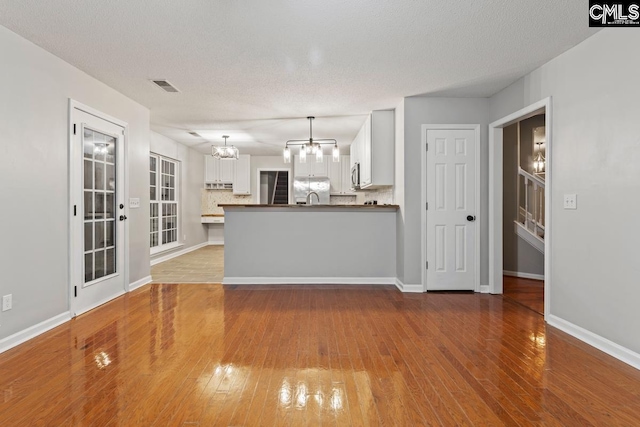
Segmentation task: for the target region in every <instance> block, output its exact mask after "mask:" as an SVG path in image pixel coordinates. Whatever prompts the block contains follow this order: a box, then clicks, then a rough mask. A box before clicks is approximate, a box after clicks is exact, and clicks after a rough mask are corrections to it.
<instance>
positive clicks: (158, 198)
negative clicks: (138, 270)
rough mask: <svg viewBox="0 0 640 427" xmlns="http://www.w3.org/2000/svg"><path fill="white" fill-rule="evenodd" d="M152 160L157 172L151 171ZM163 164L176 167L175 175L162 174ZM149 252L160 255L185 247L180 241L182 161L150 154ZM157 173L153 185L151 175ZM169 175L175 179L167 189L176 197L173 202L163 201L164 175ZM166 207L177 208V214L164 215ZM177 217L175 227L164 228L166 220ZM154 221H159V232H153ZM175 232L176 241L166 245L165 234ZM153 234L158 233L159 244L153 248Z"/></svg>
mask: <svg viewBox="0 0 640 427" xmlns="http://www.w3.org/2000/svg"><path fill="white" fill-rule="evenodd" d="M151 159H155V170H152V169H151ZM163 162H167V163H169V164H172V165H173V166H174V170H173V174H171V173H168V174H167V173H164V172H162V166H163ZM148 171H149V251H150V254H151V255H155V254H158V253H160V252H165V251H168V250H171V249H175V248H177V247H180V246H183V243H182V242H181V241H180V229H181V225H180V223H181V221H180V218H181V211H182V209H181V200H180V171H181V168H180V161H179V160H176V159H172V158H171V157H167V156H163V155H161V154H157V153H153V152H150V153H149V169H148ZM152 173H155V180H154V183H153V184H152V183H151V174H152ZM163 174H164V175H168V176H170V177H173V187H165V188H166V189H168V190H173V192H174V197H173V199H172V200H162V188H163V187H162V175H163ZM153 187H155V198H152V197H151V189H152V188H153ZM153 205H156V206H157V209H156V211H155V212H156V214H157V216H152V206H153ZM165 206H167V207H168V206H175V212H172V213H171V214H170V215H163V212H165ZM170 217H175V226H174V227H172V228H169V229H167V228H166V227H164V226H163V223H164V222H165V221H163V219H164V218H170ZM154 219H155V220H156V221H157V230H156V231H154V230H153V225H152V224H153V221H154ZM167 231H168V232H172V231H174V232H175V240H174V241H171V242H168V243H165V242H164V241H163V240H164V238H163V236H164V235H165V234H164V233H165V232H167ZM152 233H157V239H158V244H157V245H156V246H151V244H152V242H151V237H152Z"/></svg>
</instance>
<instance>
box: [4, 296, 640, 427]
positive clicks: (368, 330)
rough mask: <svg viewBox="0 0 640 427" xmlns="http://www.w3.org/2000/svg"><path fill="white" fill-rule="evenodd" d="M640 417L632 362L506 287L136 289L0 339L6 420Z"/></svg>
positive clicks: (145, 422) (367, 421)
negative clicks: (574, 334)
mask: <svg viewBox="0 0 640 427" xmlns="http://www.w3.org/2000/svg"><path fill="white" fill-rule="evenodd" d="M321 424H324V425H332V426H346V425H358V426H364V425H396V426H422V425H431V424H435V425H446V426H453V425H492V426H497V425H506V426H514V425H522V426H526V425H554V426H590V425H629V426H631V425H640V371H637V370H635V369H633V368H631V367H629V366H627V365H625V364H623V363H621V362H619V361H617V360H615V359H613V358H611V357H609V356H606V355H605V354H603V353H601V352H600V351H597V350H595V349H593V348H592V347H589V346H587V345H585V344H583V343H581V342H579V341H577V340H575V339H573V338H571V337H569V336H568V335H566V334H564V333H563V332H560V331H559V330H557V329H554V328H552V327H549V326H545V324H544V322H543V319H542V317H541V316H539V315H538V314H536V313H534V312H533V311H531V310H528V309H526V308H524V307H522V306H520V305H517V304H513V303H510V302H508V301H506V300H504V299H503V298H502V297H501V296H491V295H481V294H446V293H445V294H443V293H439V294H402V293H400V292H398V291H397V290H396V289H395V288H393V287H385V286H376V287H373V286H360V287H354V286H351V287H338V286H281V287H237V288H234V287H225V288H223V287H222V286H221V285H195V284H182V285H159V284H154V285H150V286H147V287H145V288H142V289H139V290H137V291H135V292H133V293H131V294H128V295H125V296H123V297H120V298H118V299H116V300H114V301H113V302H111V303H108V304H106V305H104V306H102V307H100V308H98V309H96V310H93V311H92V312H90V313H87V314H85V315H82V316H79V317H78V318H77V319H75V320H72V321H70V322H68V323H66V324H64V325H62V326H60V327H58V328H56V329H54V330H52V331H50V332H48V333H46V334H44V335H41V336H39V337H37V338H36V339H33V340H31V341H29V342H27V343H25V344H23V345H21V346H19V347H17V348H14V349H12V350H9V351H7V352H5V353H4V354H1V355H0V425H2V426H27V425H50V426H82V425H87V426H88V425H91V426H106V425H109V426H112V425H113V426H115V425H119V426H134V425H141V426H174V425H175V426H181V425H200V426H217V425H219V426H229V425H232V426H241V425H244V426H270V425H289V426H302V425H321Z"/></svg>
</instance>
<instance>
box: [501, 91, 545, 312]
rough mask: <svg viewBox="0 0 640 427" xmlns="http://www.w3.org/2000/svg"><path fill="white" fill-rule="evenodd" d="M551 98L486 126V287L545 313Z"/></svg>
mask: <svg viewBox="0 0 640 427" xmlns="http://www.w3.org/2000/svg"><path fill="white" fill-rule="evenodd" d="M551 149H552V141H551V98H547V99H544V100H541V101H539V102H537V103H535V104H532V105H530V106H528V107H526V108H523V109H522V110H519V111H517V112H515V113H513V114H510V115H508V116H506V117H504V118H502V119H500V120H497V121H496V122H494V123H491V124H490V125H489V257H490V261H489V288H490V292H491V293H493V294H503V295H504V296H505V297H508V298H511V299H514V300H516V301H517V302H520V303H522V304H524V305H526V306H528V307H529V308H531V309H533V310H535V311H538V312H542V313H544V316H545V318H546V316H547V315H548V313H549V307H550V292H549V289H550V276H551V275H550V267H551V262H550V260H551V253H550V247H551V245H550V240H551V217H550V212H551V183H552V181H551V158H552V151H551Z"/></svg>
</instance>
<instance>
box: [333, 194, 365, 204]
mask: <svg viewBox="0 0 640 427" xmlns="http://www.w3.org/2000/svg"><path fill="white" fill-rule="evenodd" d="M329 203H330V204H332V205H357V204H359V203H358V202H357V196H331V198H330V199H329Z"/></svg>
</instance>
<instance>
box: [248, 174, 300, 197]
mask: <svg viewBox="0 0 640 427" xmlns="http://www.w3.org/2000/svg"><path fill="white" fill-rule="evenodd" d="M261 172H289V173H288V174H287V180H288V181H289V182H288V184H287V185H288V186H289V204H291V201H292V200H293V198H292V197H293V195H292V194H291V168H258V169H256V175H257V176H256V203H260V173H261Z"/></svg>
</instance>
